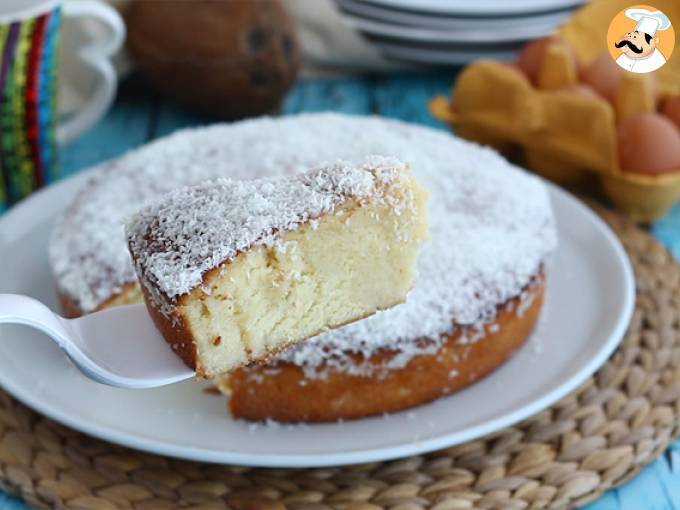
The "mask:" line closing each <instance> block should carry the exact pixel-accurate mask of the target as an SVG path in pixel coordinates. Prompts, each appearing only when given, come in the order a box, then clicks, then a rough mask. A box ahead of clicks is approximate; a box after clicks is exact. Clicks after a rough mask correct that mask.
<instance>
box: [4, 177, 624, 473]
mask: <svg viewBox="0 0 680 510" xmlns="http://www.w3.org/2000/svg"><path fill="white" fill-rule="evenodd" d="M90 173H91V172H90V171H83V172H79V173H77V174H74V175H71V176H69V177H66V178H64V179H61V180H60V181H58V182H57V183H55V184H53V185H51V186H48V187H46V188H43V189H42V190H40V191H39V192H37V193H34V194H33V195H31V196H30V197H29V198H27V199H25V200H23V201H22V202H20V203H19V204H17V205H15V206H14V207H12V208H10V209H9V210H7V211H6V212H5V213H4V214H3V215H2V216H0V234H2V231H3V230H4V229H6V228H8V227H7V225H9V227H10V228H11V226H12V223H11V222H10V221H9V220H10V219H12V218H14V217H15V216H18V215H21V214H26V213H25V212H24V211H26V210H27V209H30V208H32V207H34V206H35V205H34V204H35V202H38V201H40V200H47V199H48V198H43V197H49V198H52V196H54V197H55V198H56V197H57V196H58V193H59V191H60V190H61V189H63V188H66V187H69V186H73V187H75V186H76V185H77V184H78V183H79V182H80V181H85V180H87V178H88V177H89V175H90ZM539 179H541V180H542V181H543V183H544V184H545V185H546V186H547V187H548V189H549V191H550V194H551V195H552V194H553V193H554V194H556V195H558V196H559V197H560V199H562V200H565V201H566V202H567V203H569V205H570V206H572V207H575V208H576V209H578V210H579V212H580V213H582V214H584V215H585V217H586V218H587V219H588V220H589V221H590V222H591V223H592V224H593V226H594V227H596V229H597V230H598V234H600V235H602V236H603V237H604V238H605V240H606V241H607V242H608V244H609V245H610V246H611V248H612V249H613V250H614V252H615V253H616V255H617V258H616V261H617V263H618V265H619V266H620V269H621V270H622V276H623V278H624V282H623V288H624V289H625V293H624V296H623V304H622V306H621V309H622V313H621V314H620V315H619V317H618V319H617V321H616V323H615V324H614V326H613V328H611V331H610V333H609V336H608V338H607V339H606V341H604V342H603V344H602V346H601V347H600V349H599V351H598V352H597V354H596V355H595V356H593V357H592V358H591V359H590V360H589V362H588V363H586V364H584V366H582V367H581V368H580V370H578V371H577V372H576V373H575V374H574V375H573V376H572V377H571V378H569V379H567V380H566V381H563V382H562V383H561V384H560V385H559V386H557V387H556V388H555V389H553V390H552V391H550V392H548V393H546V394H545V395H543V396H542V397H540V398H538V399H536V400H534V401H532V402H530V403H528V404H526V405H524V406H522V407H520V408H518V409H515V410H514V411H512V412H510V413H506V414H504V415H502V416H499V417H497V418H495V419H492V420H489V421H487V422H485V423H483V424H482V425H479V426H475V427H469V428H468V429H466V430H463V431H458V432H453V433H449V434H442V435H440V436H437V437H433V438H429V439H421V440H418V441H410V442H407V443H404V444H401V445H398V446H383V447H378V448H374V449H365V448H364V449H360V450H349V451H345V452H342V453H332V454H323V453H317V454H302V455H295V454H262V453H255V454H244V453H238V452H232V453H229V452H227V453H225V452H224V451H213V450H206V449H202V448H198V447H192V446H184V445H177V444H169V443H167V442H165V441H158V440H155V439H152V438H148V437H142V438H140V437H139V436H137V435H135V434H132V433H129V432H125V431H116V430H111V428H110V427H109V428H107V427H105V426H101V425H97V424H92V423H88V422H84V421H82V420H78V418H77V417H73V416H72V415H70V414H68V413H64V412H62V411H60V409H59V408H58V407H57V406H52V405H50V404H49V402H46V401H45V402H43V401H40V400H38V401H36V400H34V399H33V398H32V397H31V395H30V394H29V392H28V391H27V390H26V389H22V386H21V385H17V384H14V383H13V382H12V381H11V379H9V378H5V377H4V376H3V373H2V371H0V387H2V388H3V389H4V390H5V391H7V392H8V393H9V394H11V395H12V396H13V397H14V398H16V399H17V400H19V401H20V402H21V403H23V404H24V405H26V406H27V407H29V408H30V409H33V410H34V411H36V412H37V413H39V414H42V415H44V416H46V417H48V418H50V419H52V420H54V421H56V422H58V423H61V424H63V425H65V426H67V427H69V428H72V429H74V430H76V431H79V432H81V433H84V434H87V435H90V436H93V437H96V438H98V439H101V440H104V441H108V442H111V443H115V444H118V445H122V446H124V447H128V448H133V449H136V450H139V451H144V452H149V453H153V454H158V455H162V456H167V457H173V458H178V459H185V460H193V461H199V462H208V463H214V464H236V465H241V466H250V467H272V468H282V467H288V468H313V467H328V466H340V465H350V464H361V463H365V462H383V461H388V460H394V459H398V458H403V457H408V456H412V455H420V454H424V453H428V452H431V451H435V450H439V449H442V448H447V447H451V446H453V445H456V444H462V443H465V442H467V441H471V440H473V439H476V438H479V437H483V436H486V435H488V434H491V433H493V432H496V431H498V430H501V429H503V428H505V427H508V426H511V425H513V424H515V423H518V422H520V421H522V420H524V419H526V418H528V417H530V416H533V415H535V414H536V413H538V412H540V411H542V410H544V409H546V408H548V407H549V406H550V405H552V404H554V403H555V402H557V401H559V400H560V399H562V398H563V397H565V396H566V395H568V394H569V393H570V392H572V391H573V390H574V389H576V388H577V387H578V386H580V385H581V384H582V383H583V382H584V381H585V380H587V378H588V377H590V376H591V375H592V374H593V373H595V371H597V369H598V368H600V367H601V366H602V365H603V364H604V363H605V362H606V360H607V359H608V358H609V357H610V356H611V354H612V353H613V352H614V350H615V349H616V347H617V346H618V345H619V343H620V342H621V340H622V339H623V337H624V335H625V332H626V329H627V327H628V325H629V324H630V320H631V318H632V315H633V310H634V305H635V278H634V274H633V269H632V266H631V262H630V259H629V258H628V255H627V254H626V252H625V250H624V248H623V246H622V244H621V242H620V240H619V239H618V237H617V236H616V235H615V234H614V233H613V231H612V230H611V229H610V227H609V226H608V225H607V224H606V223H605V222H604V221H603V220H602V219H601V218H600V217H599V216H598V215H597V214H596V213H595V212H594V211H593V210H591V209H590V208H589V207H587V206H586V205H585V204H584V203H583V202H582V201H581V200H579V199H578V198H576V197H574V196H573V195H571V194H570V193H568V192H567V191H565V190H562V189H561V188H559V187H558V186H557V185H555V184H552V183H550V182H548V181H545V180H544V179H542V178H539ZM74 191H75V190H74ZM491 377H493V373H492V374H490V375H489V376H488V377H487V378H491ZM424 405H428V404H424Z"/></svg>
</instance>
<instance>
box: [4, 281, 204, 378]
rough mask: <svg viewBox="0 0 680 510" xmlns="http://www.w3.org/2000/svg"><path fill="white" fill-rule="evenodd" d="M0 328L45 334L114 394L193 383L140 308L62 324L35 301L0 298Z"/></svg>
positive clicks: (11, 296) (10, 296)
mask: <svg viewBox="0 0 680 510" xmlns="http://www.w3.org/2000/svg"><path fill="white" fill-rule="evenodd" d="M0 323H8V324H23V325H26V326H30V327H32V328H35V329H37V330H39V331H42V332H43V333H45V334H47V335H48V336H49V337H50V338H51V339H52V340H54V341H55V342H56V343H57V345H58V346H59V347H61V348H62V349H63V350H64V351H65V352H66V354H67V355H68V357H69V358H70V359H71V361H73V363H74V364H75V365H76V366H77V367H78V368H79V369H80V371H81V372H83V374H85V375H86V376H87V377H89V378H90V379H93V380H95V381H97V382H100V383H103V384H108V385H109V386H117V387H119V388H131V389H141V388H155V387H158V386H165V385H166V384H172V383H175V382H178V381H183V380H185V379H189V378H191V377H193V376H194V375H195V374H194V371H193V370H192V369H190V368H189V367H187V366H186V365H185V364H184V363H183V362H182V360H181V359H180V358H179V357H177V356H176V355H175V354H174V353H173V352H172V350H171V349H170V346H169V345H168V344H167V343H166V342H165V340H164V339H163V337H162V336H161V334H160V332H159V331H158V330H157V329H156V326H155V325H154V324H153V322H152V321H151V317H149V314H148V312H147V310H146V307H145V306H144V305H143V304H137V305H128V306H120V307H116V308H111V309H109V310H104V311H101V312H95V313H91V314H89V315H85V316H83V317H79V318H77V319H65V318H64V317H61V316H60V315H57V314H56V313H54V312H53V311H52V310H50V309H49V308H48V307H47V306H46V305H44V304H43V303H41V302H40V301H38V300H36V299H33V298H30V297H28V296H21V295H19V294H0Z"/></svg>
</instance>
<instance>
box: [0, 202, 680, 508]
mask: <svg viewBox="0 0 680 510" xmlns="http://www.w3.org/2000/svg"><path fill="white" fill-rule="evenodd" d="M602 214H603V216H604V217H605V219H606V220H607V221H608V222H609V223H610V225H611V226H612V227H613V228H614V230H615V231H616V232H617V233H618V234H619V237H620V238H621V240H622V241H623V243H624V245H625V247H626V250H627V251H628V254H629V255H630V258H631V260H632V262H633V265H634V266H635V272H636V279H637V289H638V295H637V303H636V309H635V314H634V317H633V320H632V323H631V325H630V327H629V330H628V333H627V334H626V337H625V339H624V341H623V343H622V344H621V346H620V347H619V348H618V350H617V351H616V352H615V353H614V355H613V356H612V357H611V359H610V360H609V361H608V362H607V363H606V364H605V365H604V366H603V367H602V368H601V369H600V370H599V371H598V372H597V373H596V374H595V376H593V377H592V378H591V379H589V380H588V382H587V383H585V384H584V385H583V386H582V387H581V388H580V389H579V390H577V391H576V392H574V393H573V394H571V395H569V396H568V397H567V398H565V399H564V400H562V401H561V402H559V403H558V404H556V405H554V406H553V407H551V408H550V409H548V410H545V411H543V412H541V413H539V414H538V415H536V416H534V417H532V418H530V419H528V420H526V421H524V422H522V423H520V424H518V425H516V426H514V427H510V428H507V429H505V430H503V431H500V432H498V433H496V434H493V435H491V436H488V437H485V438H483V439H479V440H477V441H472V442H469V443H466V444H463V445H459V446H456V447H453V448H449V449H447V450H442V451H438V452H435V453H431V454H428V455H421V456H416V457H410V458H407V459H402V460H398V461H392V462H380V463H374V464H364V465H359V466H346V467H336V468H323V469H253V468H246V467H237V466H215V465H209V464H199V463H194V462H187V461H180V460H174V459H169V458H164V457H160V456H156V455H150V454H145V453H141V452H137V451H134V450H130V449H127V448H123V447H119V446H115V445H111V444H109V443H106V442H104V441H100V440H97V439H93V438H90V437H88V436H85V435H83V434H81V433H79V432H76V431H73V430H70V429H67V428H65V427H63V426H61V425H59V424H57V423H55V422H53V421H51V420H49V419H47V418H45V417H42V416H40V415H38V414H36V413H34V412H33V411H31V410H29V409H28V408H26V407H25V406H23V405H21V404H20V403H18V402H16V401H15V400H14V399H12V398H11V397H10V396H9V395H7V394H6V393H4V392H2V391H0V486H1V487H2V488H3V489H5V490H7V491H9V492H12V493H15V494H18V495H19V496H21V497H22V498H24V499H25V500H26V501H28V502H29V503H30V504H32V505H34V506H35V507H36V508H57V509H69V510H75V509H78V510H83V509H93V510H115V509H135V510H167V509H174V508H182V509H192V510H212V509H224V508H232V509H234V510H260V509H262V510H285V509H287V508H288V509H291V510H329V509H338V510H381V509H391V510H420V509H423V508H430V509H432V510H457V509H469V508H475V509H476V508H479V509H503V510H515V509H517V510H519V509H542V508H559V509H561V508H569V507H573V506H577V505H581V504H583V503H586V502H588V501H590V500H592V499H594V498H596V497H597V496H599V495H600V494H601V493H602V492H603V491H605V490H607V489H609V488H611V487H614V486H616V485H619V484H621V483H622V482H624V481H625V480H627V479H629V478H630V477H632V476H633V475H634V474H635V473H637V472H638V471H639V470H640V468H641V467H642V466H644V465H645V464H647V463H648V462H650V461H651V460H652V459H654V458H655V457H656V456H658V455H659V454H661V453H662V452H663V451H664V450H665V448H666V446H667V445H668V443H669V442H670V441H671V440H672V439H673V438H674V437H676V435H677V434H678V426H679V424H680V420H679V417H680V265H678V264H677V263H676V262H674V261H673V259H672V257H671V256H670V255H669V254H668V252H666V250H665V249H664V248H662V247H661V246H660V245H659V244H658V243H657V242H656V241H654V240H653V239H652V238H651V237H650V236H649V235H648V234H646V233H644V232H642V231H641V230H638V229H637V228H636V227H634V226H633V225H632V224H630V223H628V222H626V221H625V220H623V219H621V218H620V217H618V216H614V215H612V214H611V213H606V212H602Z"/></svg>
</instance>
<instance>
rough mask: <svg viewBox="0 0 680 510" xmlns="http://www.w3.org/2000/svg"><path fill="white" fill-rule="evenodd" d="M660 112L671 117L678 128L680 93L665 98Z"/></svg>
mask: <svg viewBox="0 0 680 510" xmlns="http://www.w3.org/2000/svg"><path fill="white" fill-rule="evenodd" d="M661 113H663V114H664V115H665V116H666V117H668V118H669V119H671V120H672V121H673V123H674V124H675V125H676V126H677V127H678V128H680V94H678V95H677V96H671V97H669V98H668V99H666V100H665V101H664V103H663V106H662V107H661Z"/></svg>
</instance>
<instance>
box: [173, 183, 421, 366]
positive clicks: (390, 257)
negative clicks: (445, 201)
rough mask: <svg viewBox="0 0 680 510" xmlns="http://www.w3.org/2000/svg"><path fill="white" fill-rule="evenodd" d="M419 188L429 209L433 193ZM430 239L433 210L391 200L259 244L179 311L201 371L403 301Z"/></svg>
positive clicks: (213, 276)
mask: <svg viewBox="0 0 680 510" xmlns="http://www.w3.org/2000/svg"><path fill="white" fill-rule="evenodd" d="M414 191H415V195H416V197H415V200H416V202H417V203H416V209H417V210H419V211H424V210H425V195H426V194H425V192H424V191H423V190H422V189H421V188H418V187H416V188H415V189H414ZM400 223H402V224H400ZM395 232H397V233H401V234H403V235H402V236H399V235H395ZM426 236H427V225H426V220H425V215H424V214H420V215H413V214H403V215H401V216H397V215H395V214H394V212H393V211H391V210H390V209H389V208H388V207H385V206H384V205H382V206H381V205H376V204H368V205H364V206H359V205H358V204H357V203H356V202H354V201H350V202H348V203H346V204H344V205H343V206H342V207H339V208H338V209H337V210H336V211H335V212H334V213H333V214H328V215H325V216H323V217H321V218H319V219H318V220H312V221H311V222H309V223H307V224H305V225H303V226H302V227H301V228H300V229H298V230H296V231H293V232H289V233H287V234H286V235H284V236H283V237H282V239H281V242H280V243H278V244H277V245H276V246H257V247H255V248H253V249H251V250H249V251H247V252H245V253H242V254H240V255H239V256H238V257H237V258H236V259H235V260H233V261H232V262H230V263H228V264H226V265H224V266H222V267H219V268H216V269H214V270H213V271H211V272H210V273H209V274H208V275H207V277H206V278H205V279H204V284H203V285H202V286H201V287H200V288H197V289H194V291H192V294H193V295H191V296H190V298H189V299H183V300H182V303H180V305H179V307H178V312H179V313H180V314H181V315H182V316H183V317H184V320H185V321H186V325H187V327H188V329H189V330H190V331H192V333H193V336H194V339H195V342H196V349H197V360H198V363H200V364H201V365H202V366H201V367H200V371H201V372H203V373H204V374H205V375H207V376H211V375H215V374H218V373H221V372H225V371H227V370H229V369H230V368H233V367H235V366H238V365H241V364H243V363H245V362H246V361H247V360H248V359H252V358H261V357H263V356H266V355H267V353H270V352H274V351H278V350H280V349H282V348H283V347H285V346H286V345H287V344H289V343H290V342H291V341H293V340H299V339H300V338H305V337H311V336H313V335H315V334H317V333H320V332H321V331H323V330H324V329H326V327H327V326H331V327H335V326H339V325H342V324H345V323H347V322H350V321H352V320H354V319H356V318H357V317H365V316H367V315H370V314H372V313H373V312H374V311H375V310H376V309H384V308H389V307H391V306H393V305H395V304H398V303H400V302H402V301H403V300H404V297H405V296H406V294H407V292H408V291H409V290H410V288H411V286H412V285H413V280H414V276H415V275H414V271H415V264H416V256H417V252H418V247H419V245H420V243H421V242H422V240H423V239H425V238H426ZM194 298H198V299H194Z"/></svg>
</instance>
